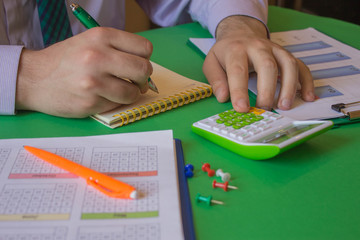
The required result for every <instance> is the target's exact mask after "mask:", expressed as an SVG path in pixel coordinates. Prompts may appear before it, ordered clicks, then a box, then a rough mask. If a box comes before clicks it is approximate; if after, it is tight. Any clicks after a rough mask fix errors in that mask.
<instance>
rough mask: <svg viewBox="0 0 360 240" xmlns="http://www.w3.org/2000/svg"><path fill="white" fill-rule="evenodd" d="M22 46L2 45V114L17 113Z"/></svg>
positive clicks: (0, 70) (0, 52) (0, 98)
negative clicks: (18, 77)
mask: <svg viewBox="0 0 360 240" xmlns="http://www.w3.org/2000/svg"><path fill="white" fill-rule="evenodd" d="M22 48H23V46H8V45H6V46H5V45H0V59H1V61H0V115H14V114H15V95H16V80H17V75H18V67H19V60H20V54H21V51H22Z"/></svg>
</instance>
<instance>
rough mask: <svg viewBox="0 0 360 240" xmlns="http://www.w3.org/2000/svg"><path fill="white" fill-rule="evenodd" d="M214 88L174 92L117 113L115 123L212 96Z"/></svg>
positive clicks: (149, 115) (120, 123) (121, 124)
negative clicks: (165, 96) (171, 94)
mask: <svg viewBox="0 0 360 240" xmlns="http://www.w3.org/2000/svg"><path fill="white" fill-rule="evenodd" d="M211 95H212V88H211V87H210V86H209V85H203V86H198V87H196V88H193V89H190V90H186V91H183V92H180V93H178V94H174V95H173V96H169V97H167V98H163V99H160V100H157V101H155V102H151V103H148V104H144V105H141V106H139V107H136V108H133V109H129V110H126V111H125V112H121V113H117V114H115V115H113V117H117V118H118V119H117V120H116V121H114V122H113V123H116V124H119V127H121V126H123V125H127V124H129V123H132V122H135V121H137V120H140V119H143V118H148V117H151V116H154V115H156V114H159V113H161V112H165V111H169V110H171V109H174V108H177V107H181V106H183V105H186V104H189V103H192V102H195V101H198V100H200V99H203V98H206V97H210V96H211Z"/></svg>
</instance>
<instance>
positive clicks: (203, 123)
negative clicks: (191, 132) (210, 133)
mask: <svg viewBox="0 0 360 240" xmlns="http://www.w3.org/2000/svg"><path fill="white" fill-rule="evenodd" d="M198 124H199V126H200V127H204V128H211V125H213V123H212V122H209V121H199V122H198Z"/></svg>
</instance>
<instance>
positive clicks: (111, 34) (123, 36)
mask: <svg viewBox="0 0 360 240" xmlns="http://www.w3.org/2000/svg"><path fill="white" fill-rule="evenodd" d="M85 33H86V34H87V35H89V36H87V39H89V41H92V42H95V43H101V44H106V45H109V46H111V47H113V48H115V49H117V50H119V51H122V52H127V53H130V54H133V55H137V56H139V57H143V58H147V59H149V58H150V56H151V53H152V50H153V46H152V44H151V42H150V41H149V40H147V39H146V38H144V37H142V36H139V35H136V34H133V33H129V32H125V31H121V30H118V29H114V28H106V27H96V28H91V29H89V30H88V31H86V32H85Z"/></svg>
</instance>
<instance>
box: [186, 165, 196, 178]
mask: <svg viewBox="0 0 360 240" xmlns="http://www.w3.org/2000/svg"><path fill="white" fill-rule="evenodd" d="M184 169H185V177H187V178H191V177H193V176H194V166H193V165H192V164H186V165H185V167H184Z"/></svg>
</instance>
